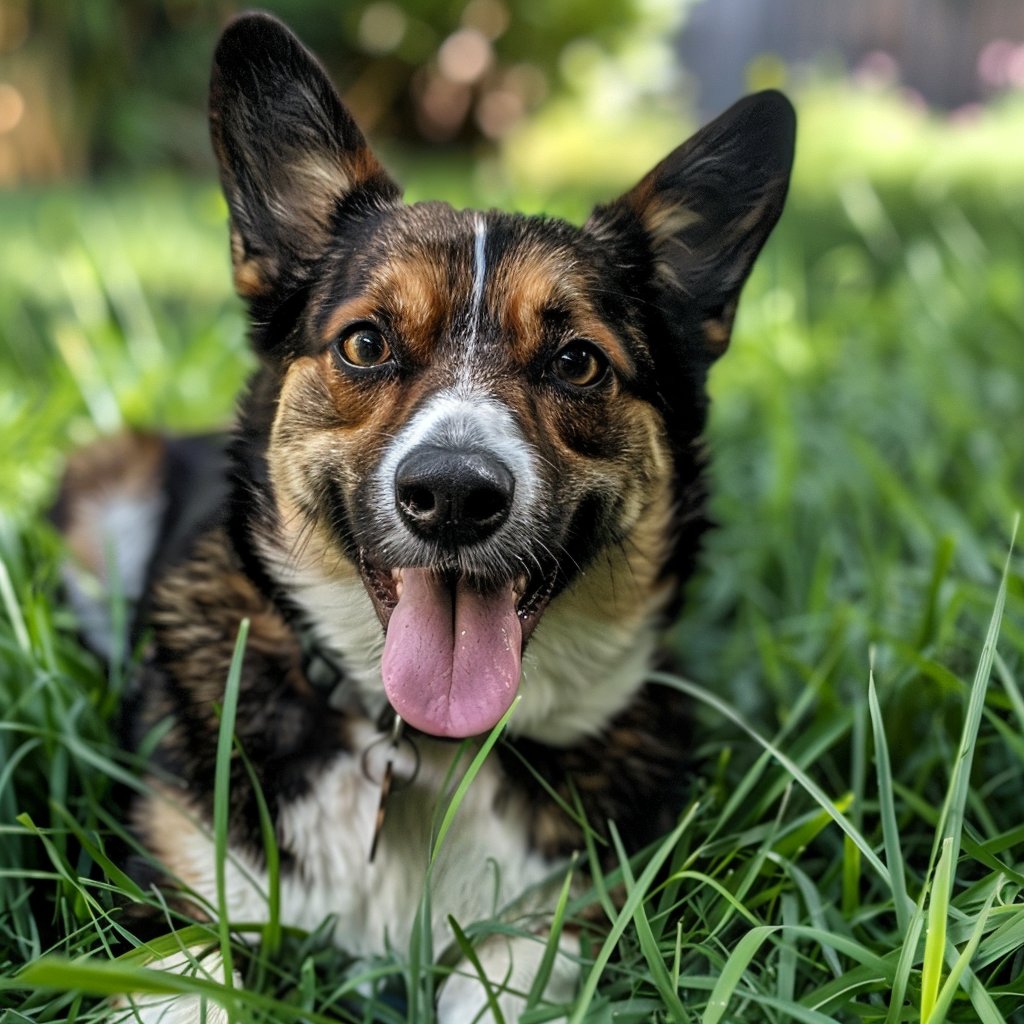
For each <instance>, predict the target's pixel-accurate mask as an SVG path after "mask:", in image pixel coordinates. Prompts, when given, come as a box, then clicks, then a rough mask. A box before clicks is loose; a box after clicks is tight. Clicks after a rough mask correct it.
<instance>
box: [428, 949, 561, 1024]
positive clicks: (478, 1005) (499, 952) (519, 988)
mask: <svg viewBox="0 0 1024 1024" xmlns="http://www.w3.org/2000/svg"><path fill="white" fill-rule="evenodd" d="M559 946H560V949H559V953H558V955H557V956H556V957H555V960H554V963H553V965H552V968H551V975H550V977H549V978H548V982H547V985H546V986H545V989H544V996H543V998H544V1001H545V1002H547V1003H552V1004H559V1003H568V1002H569V1001H570V1000H571V999H572V997H573V995H574V993H575V991H576V984H577V982H578V980H579V973H580V970H579V963H578V943H577V942H576V941H575V940H571V939H569V938H567V937H563V939H562V941H561V942H560V944H559ZM544 948H545V942H544V938H543V937H542V936H537V937H535V938H534V937H528V936H525V935H523V936H508V935H492V936H490V937H489V938H488V939H486V940H485V941H484V942H482V943H481V944H480V945H479V946H477V947H476V950H475V952H476V955H477V959H478V960H479V962H480V967H481V968H482V969H483V973H484V975H485V977H486V978H487V986H488V988H490V990H491V992H493V993H494V995H495V997H496V1000H497V1003H498V1008H499V1009H500V1011H501V1014H502V1016H503V1017H504V1019H505V1021H506V1022H507V1024H513V1022H514V1021H517V1020H519V1016H520V1014H521V1013H522V1012H523V1010H525V1009H526V997H527V994H528V993H529V991H530V989H531V987H532V986H533V982H534V979H535V978H536V977H537V972H538V971H539V969H540V964H541V960H542V959H543V957H544ZM437 1018H438V1021H439V1024H472V1022H473V1021H481V1022H484V1021H491V1020H494V1019H495V1018H494V1017H493V1015H492V1013H491V1011H490V1009H489V1003H488V998H487V989H485V987H484V982H483V981H482V980H481V978H480V974H479V972H478V971H477V969H476V967H475V966H474V965H473V964H471V963H470V962H469V961H468V960H462V961H460V962H459V964H458V966H457V967H456V968H455V970H454V971H452V973H451V974H450V975H449V977H448V978H447V980H446V981H445V982H444V984H443V986H442V987H441V994H440V996H439V998H438V1001H437Z"/></svg>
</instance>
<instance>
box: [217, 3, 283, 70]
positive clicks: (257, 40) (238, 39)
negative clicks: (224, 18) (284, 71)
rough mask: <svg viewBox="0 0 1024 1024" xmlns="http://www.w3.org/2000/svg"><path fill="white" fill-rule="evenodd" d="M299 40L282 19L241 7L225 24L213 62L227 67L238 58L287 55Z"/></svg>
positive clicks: (238, 59)
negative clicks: (243, 9) (241, 11)
mask: <svg viewBox="0 0 1024 1024" xmlns="http://www.w3.org/2000/svg"><path fill="white" fill-rule="evenodd" d="M297 45H298V40H297V39H296V38H295V36H294V35H293V34H292V32H291V30H290V29H289V28H287V27H286V26H285V25H284V23H283V22H281V21H279V20H278V19H277V18H275V17H274V15H272V14H269V13H267V12H266V11H244V12H243V13H242V14H238V15H236V16H235V17H233V18H232V19H231V20H230V21H229V22H228V23H227V25H225V27H224V31H223V32H222V33H221V36H220V40H219V41H218V43H217V49H216V51H215V52H214V55H213V63H214V65H215V66H221V67H230V66H231V65H232V64H236V63H238V62H240V61H252V60H256V59H260V58H266V57H267V56H268V55H273V54H278V55H282V56H283V55H286V54H288V53H290V52H291V51H293V50H294V49H295V47H296V46H297Z"/></svg>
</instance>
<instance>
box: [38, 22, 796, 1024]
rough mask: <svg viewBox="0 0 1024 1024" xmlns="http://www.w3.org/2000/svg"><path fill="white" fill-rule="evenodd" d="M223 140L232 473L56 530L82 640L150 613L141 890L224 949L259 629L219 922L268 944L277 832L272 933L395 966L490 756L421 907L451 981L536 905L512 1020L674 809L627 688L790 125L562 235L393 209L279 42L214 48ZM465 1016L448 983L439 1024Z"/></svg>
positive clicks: (187, 471)
mask: <svg viewBox="0 0 1024 1024" xmlns="http://www.w3.org/2000/svg"><path fill="white" fill-rule="evenodd" d="M210 126H211V133H212V139H213V145H214V149H215V152H216V156H217V160H218V164H219V170H220V178H221V182H222V185H223V190H224V194H225V196H226V199H227V204H228V208H229V217H230V244H231V259H232V266H233V271H234V285H235V288H236V290H237V292H238V294H239V295H240V296H241V297H242V298H243V299H244V300H245V303H246V304H247V307H248V314H249V320H250V325H251V330H250V333H251V342H252V348H253V350H254V352H255V355H256V357H257V360H258V368H257V369H256V371H255V373H254V375H253V377H252V379H251V381H250V384H249V387H248V389H247V391H246V393H245V394H244V395H243V397H242V398H241V400H240V408H239V415H238V418H237V426H236V428H235V429H234V431H233V435H232V440H231V441H230V443H229V444H228V446H227V448H226V450H225V449H224V448H223V447H222V446H221V445H220V444H219V443H218V441H217V440H216V439H211V438H190V439H180V438H179V439H167V438H161V437H157V436H153V435H142V434H134V435H124V436H122V437H119V438H116V439H113V440H107V441H103V442H99V443H97V444H96V445H95V446H93V447H92V448H88V449H85V450H83V451H81V452H79V453H78V454H77V455H75V456H73V457H72V459H71V461H70V464H69V467H68V469H67V472H66V475H65V479H64V482H63V486H62V491H61V495H60V498H59V501H58V505H57V520H58V522H59V523H60V525H61V527H62V529H63V530H64V532H65V534H66V536H67V538H68V543H69V546H70V549H71V552H72V554H73V556H74V558H73V560H72V562H71V563H70V565H69V568H68V571H67V583H68V590H69V593H70V596H71V599H72V603H73V604H74V605H75V607H77V608H78V610H79V612H80V614H81V618H82V623H83V629H84V630H85V631H86V633H87V635H88V636H90V637H91V638H92V640H93V642H94V643H95V644H96V645H97V646H100V647H102V645H103V643H104V639H103V638H104V637H109V635H110V630H111V623H110V622H109V621H108V620H107V618H106V617H105V612H104V611H103V609H104V607H105V605H104V602H103V601H102V600H101V599H99V598H98V596H97V594H98V592H102V590H103V588H104V587H109V586H110V585H111V575H112V574H113V572H114V570H116V572H117V575H118V576H119V579H120V586H121V588H122V589H123V592H124V593H125V594H126V595H127V596H128V597H129V598H131V599H132V600H134V601H136V602H137V605H138V619H137V622H138V628H137V630H136V633H135V635H136V637H139V638H144V639H143V650H144V655H143V657H142V663H141V665H140V668H139V670H138V678H137V679H136V682H135V688H134V697H133V698H132V699H131V701H130V706H129V709H128V720H129V723H130V727H131V731H132V733H133V736H134V739H135V742H136V743H139V742H141V741H142V739H143V738H144V737H146V736H147V735H150V734H151V733H152V734H153V735H158V736H159V740H158V741H156V746H155V750H154V753H153V755H152V765H153V768H152V775H151V778H150V780H149V786H148V789H147V795H145V796H142V797H140V798H138V800H137V801H136V803H135V807H134V810H133V812H132V824H133V827H134V829H135V832H136V833H137V835H138V836H139V838H140V840H141V842H142V843H144V845H145V846H146V847H147V848H148V849H149V850H150V851H151V853H152V855H153V859H154V861H155V862H157V863H159V864H160V865H162V878H161V882H162V884H165V885H167V886H168V887H169V890H170V891H173V892H175V893H178V894H179V895H180V894H186V895H185V896H184V897H182V898H185V900H186V904H187V905H188V906H190V907H191V909H192V912H194V913H196V914H200V915H201V914H204V913H205V914H207V915H209V914H212V913H215V908H216V907H217V892H216V877H217V861H216V849H215V844H214V841H213V838H212V832H211V822H212V817H213V806H214V797H213V794H214V788H215V787H214V779H215V774H216V766H217V751H218V731H219V728H220V718H219V715H220V709H221V707H222V704H223V702H224V695H225V680H226V679H227V678H228V674H229V670H230V668H231V665H232V660H233V652H234V648H235V643H236V639H237V637H238V636H239V631H240V628H241V624H242V622H243V620H247V622H248V638H247V643H246V646H245V650H244V656H243V658H242V661H241V668H240V677H239V678H240V681H239V686H238V698H237V713H236V717H235V722H234V732H235V737H236V742H237V744H238V747H239V748H240V749H241V750H242V751H243V752H244V755H245V756H244V758H241V757H233V758H232V759H231V762H230V793H231V804H230V813H229V821H228V838H229V847H230V849H229V857H228V860H227V863H226V864H225V865H224V867H223V870H224V872H225V879H226V908H224V907H223V906H222V907H221V909H222V910H223V909H226V911H227V913H228V914H229V916H230V917H231V919H233V920H245V921H260V920H265V919H266V918H267V914H268V909H267V908H268V895H267V889H268V885H269V881H268V871H267V863H266V854H265V850H266V847H265V842H264V837H263V833H262V831H261V821H262V820H264V818H263V817H261V815H263V814H264V811H261V807H265V815H266V816H267V817H268V818H269V820H270V821H271V822H272V824H273V830H274V837H275V842H276V844H277V846H278V848H279V856H280V861H281V869H280V882H279V885H280V891H279V894H278V898H279V905H280V917H281V920H282V922H283V923H284V924H286V925H290V926H294V927H297V928H301V929H308V930H312V929H315V928H317V927H318V926H320V925H321V924H322V922H323V921H324V920H325V919H329V920H331V921H332V922H333V924H332V927H333V936H334V937H335V939H336V941H337V942H338V943H339V944H340V945H341V946H343V947H344V948H345V949H346V950H348V951H350V952H352V953H353V954H355V955H373V954H377V953H381V952H383V951H384V949H385V946H386V945H388V946H390V948H397V949H399V950H402V949H404V948H406V946H407V944H408V942H409V940H410V935H411V932H412V929H413V921H414V916H415V913H416V910H417V907H419V906H420V903H421V899H422V896H423V887H424V885H425V879H426V878H427V877H428V873H427V871H426V865H427V863H428V860H429V859H430V854H431V843H432V839H433V835H434V833H433V832H432V823H433V822H434V820H435V817H434V816H435V812H436V808H437V806H438V804H439V802H441V801H442V800H443V799H444V797H445V795H446V788H445V787H446V786H447V785H448V784H449V782H448V780H449V779H450V774H449V773H450V771H451V768H452V762H453V759H454V758H455V757H456V755H457V753H458V752H459V751H462V750H463V749H464V747H463V746H462V745H460V744H458V743H453V742H452V741H453V740H468V741H469V744H470V749H471V750H476V749H478V748H479V746H480V744H481V743H482V742H483V740H484V738H486V737H489V736H491V735H492V733H494V734H496V731H497V727H498V726H501V727H502V728H503V730H504V731H503V733H502V735H501V739H500V741H498V742H497V743H496V745H495V746H494V747H493V749H491V751H490V753H489V755H488V757H487V758H486V760H485V761H484V762H483V764H482V767H480V769H479V772H478V774H477V775H476V777H475V778H474V780H473V782H472V785H471V786H470V787H469V788H468V790H467V791H466V793H465V796H464V798H463V800H462V802H461V805H460V806H459V808H458V811H457V814H456V816H455V818H454V821H453V824H452V826H451V828H450V830H449V831H448V834H447V835H446V837H445V841H444V843H443V845H442V846H441V848H440V850H439V851H438V852H437V856H436V858H435V860H434V862H433V864H432V867H431V870H430V872H429V885H430V904H431V906H432V908H433V917H432V921H433V924H432V933H433V943H434V949H435V950H440V949H442V948H445V947H448V946H450V945H451V943H452V939H453V931H452V929H451V927H450V925H449V918H453V919H454V920H455V921H457V922H460V923H462V924H463V925H465V924H469V923H471V922H473V921H476V920H479V919H481V918H482V917H485V916H487V915H489V914H493V913H494V912H496V911H499V910H501V909H502V908H503V907H505V906H506V905H509V904H510V903H512V901H513V900H516V899H517V898H520V897H523V896H524V894H527V895H526V897H525V902H522V901H521V902H520V905H519V913H520V915H524V916H522V917H521V918H520V920H529V921H530V922H531V924H530V925H529V926H528V927H527V928H526V929H525V931H524V934H522V935H516V936H513V937H510V936H509V935H508V934H492V935H490V936H486V937H484V938H483V939H481V940H480V941H479V943H478V945H477V946H476V949H475V954H476V958H477V959H478V961H479V964H480V966H481V967H482V969H483V972H484V974H485V976H486V978H487V979H488V982H489V984H490V985H491V986H492V987H493V988H494V990H495V991H496V992H497V994H498V1002H499V1005H500V1007H501V1008H502V1010H503V1012H504V1015H505V1018H506V1019H508V1020H513V1019H516V1018H517V1016H518V1014H519V1012H520V1011H521V1010H522V1009H523V1007H524V1006H525V993H527V992H529V990H530V988H531V983H532V981H533V978H534V976H535V975H536V973H537V971H538V965H539V963H540V961H541V957H542V955H543V953H544V949H545V926H544V915H545V913H547V914H548V915H550V912H551V911H552V909H553V903H552V900H553V896H552V894H551V892H550V889H549V888H546V886H547V884H548V883H549V882H550V880H551V879H552V878H556V879H561V878H562V877H563V876H564V874H565V871H566V866H567V864H568V863H569V860H570V858H571V856H572V855H573V853H574V852H576V851H579V850H581V849H583V847H584V845H585V844H584V836H583V828H584V827H585V826H584V824H583V822H586V823H588V826H587V827H591V828H593V829H594V830H595V831H597V832H598V833H601V832H603V831H605V830H606V829H607V825H608V822H610V821H614V822H615V823H616V825H617V828H618V830H619V832H620V834H621V836H622V838H623V841H624V843H625V845H626V847H627V849H628V850H629V851H635V850H638V849H641V848H642V847H643V846H644V845H645V844H647V843H649V842H651V841H653V840H654V839H655V838H657V837H658V836H659V835H661V834H663V833H664V832H665V831H666V830H667V829H669V828H670V827H671V826H672V824H673V823H674V821H675V818H676V816H677V814H678V813H679V810H680V808H681V807H682V804H683V800H684V798H685V788H684V783H683V778H684V775H685V773H686V771H687V767H688V764H689V762H690V751H691V743H692V738H691V734H690V727H689V725H688V722H687V715H686V707H685V704H684V701H683V700H682V699H681V697H680V696H679V694H678V693H676V692H675V691H673V690H671V689H668V688H664V687H658V686H655V685H652V684H650V683H648V682H647V681H646V677H647V675H648V673H649V671H650V669H651V668H652V667H653V666H655V665H656V664H658V663H659V659H660V658H661V657H662V634H663V631H664V629H665V627H666V625H667V624H669V623H670V622H671V620H672V618H673V616H675V615H676V613H677V612H678V610H679V608H680V604H681V589H682V586H683V584H684V583H685V581H686V580H687V578H688V577H689V576H690V574H691V572H692V570H693V569H694V566H695V560H696V557H697V553H698V548H699V545H700V539H701V536H702V534H703V533H704V531H705V529H706V527H707V525H708V523H707V518H706V515H705V498H706V494H705V492H706V486H705V454H704V448H703V446H702V442H701V435H702V432H703V429H704V426H705V420H706V416H707V411H708V399H707V395H706V390H705V381H706V377H707V374H708V371H709V368H710V367H711V365H712V363H714V362H715V360H716V359H717V358H718V357H719V356H720V355H721V354H722V353H723V352H724V351H725V349H726V347H727V345H728V343H729V338H730V332H731V328H732V324H733V320H734V316H735V313H736V306H737V302H738V299H739V295H740V291H741V289H742V286H743V284H744V281H745V280H746V278H747V276H748V274H749V272H750V270H751V267H752V264H753V263H754V260H755V258H756V256H757V254H758V252H759V251H760V249H761V247H762V246H763V244H764V242H765V240H766V239H767V238H768V236H769V234H770V232H771V230H772V228H773V227H774V225H775V223H776V221H777V219H778V217H779V215H780V213H781V211H782V207H783V203H784V199H785V196H786V192H787V189H788V183H789V175H790V169H791V164H792V159H793V149H794V137H795V116H794V113H793V110H792V107H791V105H790V104H789V102H788V101H787V100H786V99H785V98H784V97H783V96H782V95H780V94H779V93H777V92H763V93H760V94H757V95H754V96H750V97H747V98H746V99H744V100H741V101H740V102H739V103H737V104H736V105H735V106H733V107H732V108H731V109H730V110H728V111H727V112H726V113H724V114H723V115H721V116H720V117H719V118H718V119H717V120H714V121H713V122H712V123H710V124H709V125H707V126H706V127H704V128H703V129H701V130H700V131H698V132H697V133H696V134H695V135H694V136H693V137H692V138H690V139H689V140H688V141H687V142H685V143H684V144H683V145H681V146H680V147H679V148H677V149H676V150H674V151H673V152H672V153H670V154H669V155H668V156H667V157H666V158H665V159H664V160H663V161H662V162H661V163H660V164H658V165H657V166H656V167H655V168H654V169H653V170H652V171H651V172H650V173H649V174H648V175H647V176H646V177H644V178H643V179H642V180H641V181H640V182H639V184H637V185H636V186H635V187H634V188H632V189H631V190H630V191H629V192H627V193H626V194H625V195H623V196H622V197H621V198H619V199H617V200H615V201H613V202H610V203H608V204H606V205H602V206H599V207H597V208H596V209H595V210H594V212H593V214H592V215H591V216H590V218H589V219H588V220H587V221H586V223H585V224H584V225H583V226H582V227H575V226H571V225H569V224H567V223H565V222H563V221H561V220H557V219H553V218H547V217H535V216H522V215H516V214H507V213H502V212H496V211H487V212H480V211H463V210H456V209H453V208H452V207H450V206H448V205H446V204H444V203H439V202H424V203H417V204H414V205H405V204H403V202H402V200H401V194H400V190H399V187H398V186H397V185H396V184H395V183H394V181H393V180H392V179H391V177H389V175H388V174H387V172H386V171H385V170H384V168H383V167H382V165H381V164H380V163H379V162H378V160H377V159H376V157H375V156H374V155H373V153H372V152H371V151H370V149H369V148H368V146H367V144H366V142H365V140H364V137H363V135H362V133H361V132H360V130H359V128H358V127H357V126H356V124H355V122H354V120H353V119H352V117H351V115H350V114H349V112H348V111H347V110H346V108H345V107H344V106H343V105H342V103H341V101H340V99H339V98H338V95H337V93H336V92H335V90H334V88H333V86H332V85H331V83H330V82H329V80H328V78H327V76H326V74H325V73H324V71H323V70H322V69H321V67H320V65H319V64H318V63H317V62H316V60H315V58H314V57H313V56H312V55H311V54H310V53H309V52H308V51H307V50H306V49H304V48H303V46H302V45H301V43H300V42H299V41H298V40H297V39H296V38H295V37H294V36H293V35H292V34H291V32H290V31H289V30H288V29H287V28H285V27H284V26H283V25H282V24H281V23H279V22H278V21H276V20H275V19H273V18H272V17H270V16H268V15H265V14H250V15H243V16H241V17H239V18H237V19H236V20H234V21H233V22H231V23H230V24H229V25H228V27H227V28H226V29H225V31H224V33H223V35H222V37H221V39H220V41H219V43H218V45H217V48H216V52H215V56H214V61H213V72H212V80H211V89H210ZM613 158H614V157H613V156H612V155H609V159H613ZM110 537H112V538H113V547H114V557H113V559H112V565H108V564H107V562H108V560H107V559H106V558H105V556H104V551H105V550H106V547H107V538H110ZM97 587H98V588H99V591H97ZM157 729H158V730H159V732H158V733H153V730H157ZM492 738H493V737H492ZM388 761H390V762H391V767H390V768H388V767H387V762H388ZM382 790H387V791H388V792H384V793H383V794H382ZM567 805H568V806H569V807H575V808H576V809H577V811H578V812H579V813H575V814H574V813H569V812H568V811H567V810H566V806H567ZM530 894H532V895H530ZM571 945H572V938H571V933H570V932H569V931H568V930H567V931H566V932H565V933H564V934H563V936H562V948H561V950H560V952H559V954H558V955H557V957H556V960H555V965H554V968H553V969H552V971H551V974H550V978H549V981H548V984H547V989H546V992H545V993H544V998H545V999H546V1000H547V1001H549V1002H551V1003H555V1004H565V1003H566V1002H567V1001H568V1000H570V999H571V997H572V993H573V989H574V986H575V984H576V983H577V979H578V977H579V970H580V968H579V953H578V949H577V950H573V949H572V948H570V947H571ZM163 966H167V967H168V968H169V969H180V968H181V966H182V965H181V964H178V965H173V964H171V965H168V964H164V965H163ZM486 1006H487V1001H486V992H485V988H484V984H483V982H482V981H481V979H480V977H479V975H478V973H477V969H476V968H475V967H472V966H470V964H469V963H468V962H467V961H466V960H465V959H463V960H462V961H461V962H460V963H459V964H458V965H457V966H456V967H455V968H454V969H453V970H452V972H451V974H450V976H449V977H448V978H447V979H446V980H445V981H444V983H443V984H442V986H441V988H440V994H439V997H438V1006H437V1013H438V1018H439V1020H440V1021H442V1022H443V1024H457V1022H468V1021H471V1020H474V1019H477V1018H478V1016H479V1015H480V1014H481V1013H483V1012H486ZM135 1012H137V1013H138V1014H139V1015H140V1017H141V1019H142V1020H143V1021H155V1020H163V1021H167V1020H172V1019H173V1020H192V1019H199V1013H200V1008H199V1006H198V1003H197V1002H196V1000H194V999H186V998H184V997H178V999H177V1001H176V1002H175V1003H172V1004H171V1006H170V1007H169V1008H168V1007H167V1006H164V1007H158V1008H153V1007H149V1006H148V1005H147V1004H146V1003H145V1002H140V1003H139V1005H138V1006H137V1008H136V1011H135ZM204 1012H207V1019H210V1020H220V1019H226V1017H224V1016H223V1011H221V1010H218V1009H217V1008H216V1007H213V1006H211V1007H209V1008H208V1011H204ZM218 1014H221V1016H218Z"/></svg>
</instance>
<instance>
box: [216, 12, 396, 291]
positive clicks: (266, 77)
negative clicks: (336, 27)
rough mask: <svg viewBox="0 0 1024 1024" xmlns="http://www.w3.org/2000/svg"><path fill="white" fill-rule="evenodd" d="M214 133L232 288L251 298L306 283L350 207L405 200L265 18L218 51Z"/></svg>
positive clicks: (327, 86) (331, 95) (247, 21)
mask: <svg viewBox="0 0 1024 1024" xmlns="http://www.w3.org/2000/svg"><path fill="white" fill-rule="evenodd" d="M210 133H211V136H212V138H213V148H214V151H215V153H216V155H217V161H218V163H219V165H220V179H221V184H222V186H223V188H224V195H225V197H226V198H227V201H228V206H229V208H230V211H231V255H232V262H233V264H234V270H235V288H236V289H237V291H238V292H239V294H240V295H242V296H244V297H246V298H249V299H258V298H261V297H266V296H269V295H271V294H272V293H274V292H275V291H278V292H279V291H280V290H282V289H284V288H292V287H294V286H295V284H296V283H297V281H299V280H301V278H302V276H303V271H304V269H305V268H306V267H308V266H309V264H311V263H312V262H313V261H315V260H316V259H317V258H318V257H319V256H320V255H322V253H323V251H324V249H325V247H326V244H327V242H328V240H329V239H330V237H331V234H332V231H333V228H334V224H335V221H336V220H337V218H338V215H339V212H340V209H341V206H342V204H343V202H346V201H351V202H352V203H355V204H358V203H362V204H364V205H367V206H380V205H383V204H390V203H394V202H395V201H397V199H398V197H399V194H400V193H399V189H398V187H397V186H396V185H395V184H394V182H392V181H391V179H390V178H389V177H388V176H387V174H386V173H385V172H384V170H383V169H382V167H381V166H380V164H379V163H378V162H377V160H376V158H375V157H374V156H373V154H372V153H371V152H370V150H369V148H368V147H367V145H366V140H365V139H364V138H363V135H362V133H361V132H360V131H359V129H358V127H356V123H355V121H353V120H352V117H351V115H350V114H349V112H348V111H347V110H346V109H345V107H344V106H343V105H342V103H341V100H340V99H339V98H338V94H337V93H336V92H335V90H334V87H333V86H332V85H331V83H330V80H329V79H328V78H327V75H326V74H325V72H324V71H323V69H322V68H321V67H320V65H319V64H318V63H317V61H316V59H315V58H314V57H313V56H312V55H311V54H310V53H309V52H308V51H307V50H306V49H305V48H304V47H303V46H302V44H301V43H300V42H299V41H298V39H296V38H295V36H294V35H292V33H291V32H290V31H289V30H288V29H287V28H285V27H284V25H282V24H281V23H280V22H279V21H277V20H276V19H275V18H272V17H270V16H269V15H266V14H247V15H243V16H241V17H239V18H237V19H236V20H234V21H233V22H231V23H230V24H229V25H228V27H227V28H226V29H225V30H224V34H223V35H222V36H221V38H220V42H219V43H218V44H217V49H216V52H215V53H214V58H213V72H212V75H211V79H210Z"/></svg>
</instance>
